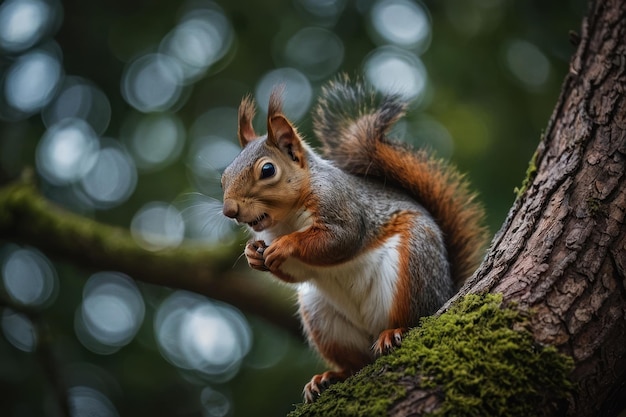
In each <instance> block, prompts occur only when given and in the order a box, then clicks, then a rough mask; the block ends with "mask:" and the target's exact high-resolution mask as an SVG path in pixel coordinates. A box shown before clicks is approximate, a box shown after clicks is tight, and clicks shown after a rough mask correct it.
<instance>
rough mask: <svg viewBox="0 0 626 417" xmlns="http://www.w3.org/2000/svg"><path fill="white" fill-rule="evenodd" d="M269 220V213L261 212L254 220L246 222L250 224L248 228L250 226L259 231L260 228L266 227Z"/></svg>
mask: <svg viewBox="0 0 626 417" xmlns="http://www.w3.org/2000/svg"><path fill="white" fill-rule="evenodd" d="M270 222H271V220H270V217H269V214H267V213H263V214H261V215H260V216H259V217H257V218H256V219H254V221H251V222H250V223H248V226H250V228H252V230H254V231H255V232H260V231H261V230H263V229H265V228H267V227H268V226H269V225H270Z"/></svg>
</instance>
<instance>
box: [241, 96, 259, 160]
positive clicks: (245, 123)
mask: <svg viewBox="0 0 626 417" xmlns="http://www.w3.org/2000/svg"><path fill="white" fill-rule="evenodd" d="M255 113H256V109H255V107H254V100H252V97H250V96H249V95H247V96H246V97H244V98H243V100H241V104H240V105H239V128H238V130H237V136H238V137H239V144H240V145H241V147H242V148H245V147H246V145H247V144H248V143H250V142H252V141H253V140H255V139H257V138H258V136H257V134H256V133H255V132H254V127H252V119H253V118H254V114H255Z"/></svg>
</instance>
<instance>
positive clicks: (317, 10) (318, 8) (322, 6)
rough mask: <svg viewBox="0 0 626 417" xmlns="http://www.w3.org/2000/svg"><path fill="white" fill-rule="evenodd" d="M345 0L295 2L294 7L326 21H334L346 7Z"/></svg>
mask: <svg viewBox="0 0 626 417" xmlns="http://www.w3.org/2000/svg"><path fill="white" fill-rule="evenodd" d="M346 1H347V0H296V5H299V6H301V7H303V8H304V10H306V11H307V12H309V13H311V14H312V15H314V16H316V17H318V18H321V19H324V20H326V21H331V22H332V21H335V20H336V19H338V18H339V15H340V14H341V12H342V11H343V9H344V8H345V7H346Z"/></svg>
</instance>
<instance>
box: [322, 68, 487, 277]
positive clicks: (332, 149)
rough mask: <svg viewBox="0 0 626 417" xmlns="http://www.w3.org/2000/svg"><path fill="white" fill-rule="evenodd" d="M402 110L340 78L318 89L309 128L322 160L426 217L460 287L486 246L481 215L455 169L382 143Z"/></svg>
mask: <svg viewBox="0 0 626 417" xmlns="http://www.w3.org/2000/svg"><path fill="white" fill-rule="evenodd" d="M406 108H407V103H406V102H404V101H402V100H401V99H400V97H399V96H395V95H386V96H382V97H378V96H377V95H376V94H374V93H373V92H371V91H369V90H367V89H366V88H365V86H364V85H363V84H362V83H356V84H353V83H351V82H350V81H349V79H348V77H346V76H343V77H341V78H339V79H337V80H336V81H334V82H331V83H330V84H329V85H327V86H326V87H324V89H323V91H322V95H321V98H320V100H319V102H318V105H317V109H316V111H315V114H314V119H313V122H314V125H313V127H314V130H315V134H316V135H317V137H318V139H319V140H320V141H321V142H322V151H323V153H324V156H325V157H326V158H328V159H331V160H333V161H334V163H335V164H336V165H337V166H339V167H340V168H342V169H344V170H346V171H348V172H351V173H353V174H356V175H362V176H367V177H377V178H380V179H382V180H384V181H385V182H386V183H387V184H389V183H391V184H393V185H395V186H399V187H401V188H403V189H404V190H406V191H407V192H408V193H410V194H411V195H412V196H413V197H414V198H415V199H416V200H417V201H419V202H420V203H421V204H422V205H423V206H424V207H425V208H426V209H427V210H428V211H429V212H430V213H431V215H432V216H433V217H434V218H435V220H436V221H437V224H438V225H439V227H441V229H442V231H443V234H444V240H445V243H446V247H447V250H448V257H449V259H450V267H451V272H452V279H453V281H454V283H455V285H456V286H457V287H460V286H461V285H462V284H463V282H464V281H465V280H466V279H467V278H468V277H469V276H470V275H471V274H472V273H473V272H474V270H475V269H476V267H477V266H478V263H479V262H480V255H481V252H482V249H483V248H484V246H485V243H486V239H487V230H486V228H485V227H484V225H483V221H484V210H483V208H482V206H481V205H480V204H479V203H478V202H476V201H475V194H474V193H472V192H471V191H470V190H469V186H468V183H467V181H466V180H465V179H464V178H463V175H461V174H460V173H459V172H458V171H457V170H456V169H455V168H453V167H451V166H449V165H447V164H446V163H445V162H444V161H441V160H439V159H435V158H432V157H431V156H430V155H429V154H428V152H426V151H423V150H422V151H414V150H412V149H410V148H409V147H408V146H407V145H404V144H401V143H398V142H394V141H391V140H389V139H388V138H387V137H386V134H387V132H388V131H389V129H390V128H391V126H392V125H393V124H394V123H395V122H396V121H397V120H398V119H399V118H401V117H402V116H403V115H404V113H405V111H406Z"/></svg>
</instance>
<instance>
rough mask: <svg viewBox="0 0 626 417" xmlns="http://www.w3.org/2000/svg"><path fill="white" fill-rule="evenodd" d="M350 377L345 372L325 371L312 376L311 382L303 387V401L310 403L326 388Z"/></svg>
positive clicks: (348, 373)
mask: <svg viewBox="0 0 626 417" xmlns="http://www.w3.org/2000/svg"><path fill="white" fill-rule="evenodd" d="M349 376H350V372H347V371H326V372H324V373H323V374H318V375H313V378H311V381H309V383H308V384H306V385H305V386H304V391H303V395H304V401H305V402H307V403H312V402H313V401H315V400H317V398H318V397H319V396H320V395H321V394H322V392H323V391H325V390H326V388H328V387H330V386H331V385H332V384H334V383H336V382H340V381H343V380H345V379H346V378H347V377H349Z"/></svg>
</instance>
